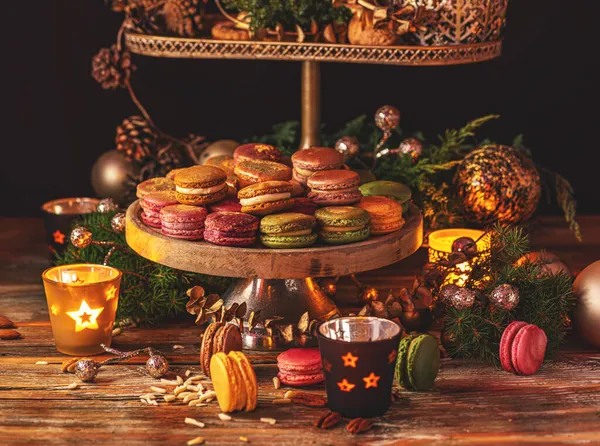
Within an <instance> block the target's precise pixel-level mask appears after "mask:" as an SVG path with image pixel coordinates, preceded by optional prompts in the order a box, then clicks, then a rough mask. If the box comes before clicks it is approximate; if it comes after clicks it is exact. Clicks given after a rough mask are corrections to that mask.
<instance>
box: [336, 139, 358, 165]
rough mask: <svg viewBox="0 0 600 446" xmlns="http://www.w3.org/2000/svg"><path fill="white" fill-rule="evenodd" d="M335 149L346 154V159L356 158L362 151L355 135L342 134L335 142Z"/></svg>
mask: <svg viewBox="0 0 600 446" xmlns="http://www.w3.org/2000/svg"><path fill="white" fill-rule="evenodd" d="M334 147H335V150H337V151H338V152H340V153H341V154H342V155H344V159H345V160H348V159H351V158H354V157H355V156H356V155H358V153H359V152H360V144H359V142H358V139H356V138H355V137H354V136H342V137H341V138H340V139H338V140H337V141H336V142H335V146H334Z"/></svg>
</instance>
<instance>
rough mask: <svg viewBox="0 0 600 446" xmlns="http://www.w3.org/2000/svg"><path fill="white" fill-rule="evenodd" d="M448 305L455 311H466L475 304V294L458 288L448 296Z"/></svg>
mask: <svg viewBox="0 0 600 446" xmlns="http://www.w3.org/2000/svg"><path fill="white" fill-rule="evenodd" d="M450 303H451V304H452V306H453V307H454V308H456V309H457V310H466V309H467V308H471V307H472V306H473V303H475V292H474V291H472V290H469V289H467V288H459V289H458V290H456V292H455V293H454V294H452V295H451V296H450Z"/></svg>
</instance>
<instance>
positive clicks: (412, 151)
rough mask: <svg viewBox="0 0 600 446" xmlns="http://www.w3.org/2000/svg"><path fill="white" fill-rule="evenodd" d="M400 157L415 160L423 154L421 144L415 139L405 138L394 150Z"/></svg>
mask: <svg viewBox="0 0 600 446" xmlns="http://www.w3.org/2000/svg"><path fill="white" fill-rule="evenodd" d="M396 151H397V152H398V153H399V154H400V155H409V156H410V157H411V158H412V159H413V160H416V159H417V158H419V157H420V156H421V154H422V153H423V143H422V142H421V141H419V140H418V139H417V138H406V139H405V140H404V141H402V142H401V143H400V145H399V146H398V149H397V150H396Z"/></svg>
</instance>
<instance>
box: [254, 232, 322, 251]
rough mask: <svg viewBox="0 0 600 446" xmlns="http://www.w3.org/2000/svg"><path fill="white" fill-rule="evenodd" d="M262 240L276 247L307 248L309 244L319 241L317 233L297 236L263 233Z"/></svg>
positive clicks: (263, 242) (264, 243)
mask: <svg viewBox="0 0 600 446" xmlns="http://www.w3.org/2000/svg"><path fill="white" fill-rule="evenodd" d="M260 241H261V243H262V244H263V245H265V246H268V247H269V248H275V249H291V248H306V247H307V246H311V245H314V243H315V242H316V241H317V234H314V233H313V234H309V235H298V236H295V237H294V236H292V237H285V236H281V235H268V234H261V236H260Z"/></svg>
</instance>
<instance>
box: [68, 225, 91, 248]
mask: <svg viewBox="0 0 600 446" xmlns="http://www.w3.org/2000/svg"><path fill="white" fill-rule="evenodd" d="M71 243H73V246H75V248H79V249H84V248H87V247H88V246H90V245H91V244H92V233H91V232H90V231H88V229H87V228H84V227H83V226H77V227H76V228H74V229H73V231H71Z"/></svg>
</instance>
